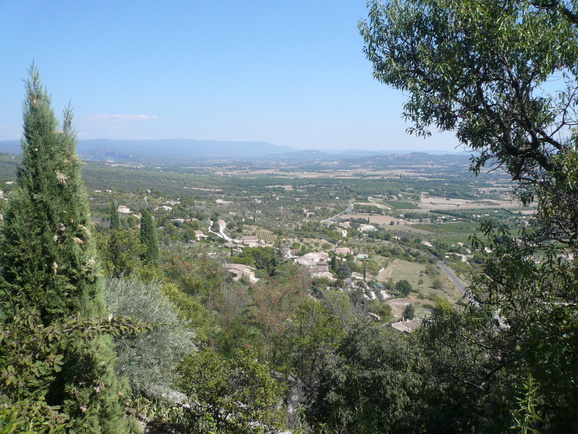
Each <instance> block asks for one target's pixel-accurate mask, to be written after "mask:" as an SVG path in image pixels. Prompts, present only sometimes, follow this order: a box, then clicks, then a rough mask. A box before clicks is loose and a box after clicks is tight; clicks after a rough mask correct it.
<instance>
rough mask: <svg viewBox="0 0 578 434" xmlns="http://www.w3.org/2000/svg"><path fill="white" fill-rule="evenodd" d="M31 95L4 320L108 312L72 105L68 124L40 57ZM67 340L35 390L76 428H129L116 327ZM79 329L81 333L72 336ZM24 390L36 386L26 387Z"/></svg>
mask: <svg viewBox="0 0 578 434" xmlns="http://www.w3.org/2000/svg"><path fill="white" fill-rule="evenodd" d="M29 74H30V75H29V78H28V80H27V81H26V99H25V101H24V104H23V117H24V132H23V138H22V164H21V166H20V167H19V168H18V171H17V185H16V188H15V189H14V191H13V193H12V194H11V195H10V198H9V201H8V204H7V209H6V212H5V215H4V224H3V225H2V237H0V252H2V256H1V267H0V303H1V304H0V313H1V314H2V316H3V318H2V320H3V322H4V323H5V324H7V325H9V324H10V321H12V319H13V318H16V317H18V316H19V315H20V316H21V315H22V312H28V313H29V316H28V318H30V321H34V322H35V324H30V326H31V329H32V327H33V326H34V327H38V326H40V327H48V326H54V325H55V324H59V323H63V322H64V321H69V320H70V319H71V318H78V320H79V321H89V320H91V319H93V318H97V317H101V316H103V315H104V313H105V312H104V298H103V282H102V279H101V277H100V274H99V267H98V261H97V258H96V245H95V240H94V238H93V236H92V234H91V231H92V222H91V219H90V214H89V208H88V200H87V197H86V192H85V190H84V186H83V183H82V180H81V175H80V165H81V162H80V161H79V160H78V158H77V156H76V134H75V132H74V131H73V128H72V111H71V109H70V108H67V109H66V110H65V112H64V119H63V123H62V125H61V126H60V125H59V122H58V121H57V119H56V117H55V115H54V112H53V110H52V108H51V103H50V97H49V95H48V94H47V92H46V89H45V88H43V87H42V85H41V83H40V77H39V74H38V71H37V69H36V68H35V67H34V66H32V67H31V68H30V70H29ZM70 336H71V337H66V336H59V337H58V338H59V339H60V340H61V342H62V345H61V347H62V348H61V352H60V355H59V357H60V356H61V357H63V359H62V362H63V363H62V366H61V367H62V370H59V372H56V371H55V372H54V373H53V374H52V375H46V374H45V373H44V374H43V373H38V379H37V381H35V382H34V386H33V387H34V388H35V390H34V393H33V395H34V396H37V397H38V396H39V397H40V399H42V400H46V403H47V404H49V405H51V406H59V408H60V411H61V412H62V413H63V414H66V415H67V416H68V417H69V418H70V419H69V426H68V429H69V430H71V431H75V432H96V433H98V432H110V433H112V432H122V430H123V428H122V427H123V423H122V418H121V411H120V403H119V394H118V392H119V390H120V389H119V387H118V383H117V380H116V377H115V375H114V372H113V353H112V348H111V344H110V339H109V337H108V336H98V335H97V336H96V337H90V336H84V337H78V335H77V334H70ZM72 336H76V337H72ZM20 393H21V395H22V396H12V397H11V399H12V400H19V399H23V396H24V397H25V396H29V395H31V394H32V392H31V391H30V390H24V389H23V390H22V391H21V392H20Z"/></svg>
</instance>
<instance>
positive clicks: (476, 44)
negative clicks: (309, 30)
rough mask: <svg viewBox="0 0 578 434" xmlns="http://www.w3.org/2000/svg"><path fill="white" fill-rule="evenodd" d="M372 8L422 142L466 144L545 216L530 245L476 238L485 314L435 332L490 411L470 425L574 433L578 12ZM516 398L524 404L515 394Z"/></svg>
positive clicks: (452, 321)
mask: <svg viewBox="0 0 578 434" xmlns="http://www.w3.org/2000/svg"><path fill="white" fill-rule="evenodd" d="M368 7H369V18H368V20H367V21H365V22H362V23H361V24H360V31H361V34H362V36H363V38H364V41H365V53H366V55H367V57H368V59H369V60H370V61H371V62H372V64H373V73H374V77H375V78H376V79H377V80H379V81H381V82H382V83H385V84H387V85H390V86H393V87H395V88H397V89H400V90H402V91H404V92H407V94H408V100H407V102H406V103H405V105H404V117H405V118H406V119H407V120H408V121H410V122H411V125H412V126H411V127H410V128H409V131H410V132H412V133H415V134H418V135H425V136H427V135H428V134H429V128H431V127H434V128H437V129H439V130H441V131H452V132H454V133H455V134H456V137H457V138H458V140H459V142H460V143H461V144H462V145H464V146H465V147H466V148H468V149H470V150H472V151H474V153H473V156H472V158H471V161H472V164H471V170H473V171H474V172H476V173H478V172H479V171H480V170H481V169H482V168H483V167H484V166H489V167H490V168H493V169H496V168H498V169H501V170H504V171H505V172H506V173H508V174H509V175H510V176H511V178H512V180H513V181H514V188H515V193H516V194H517V196H518V198H519V199H521V200H522V202H524V203H530V202H532V201H536V202H537V205H538V208H537V213H536V216H535V217H536V218H535V219H534V221H533V222H532V224H531V225H529V226H528V227H527V228H525V229H524V230H521V231H520V232H519V233H515V234H514V233H510V231H509V230H508V229H507V228H504V227H499V226H496V225H495V224H493V223H492V222H491V221H488V222H486V223H484V224H483V225H482V227H481V229H482V232H483V235H484V237H483V238H473V239H472V241H473V243H472V244H473V246H474V247H475V248H477V249H478V251H479V252H480V253H481V254H482V255H483V256H484V258H485V260H484V263H483V265H482V269H481V273H480V274H479V275H478V276H477V277H476V278H475V279H474V281H473V282H472V285H471V287H470V293H471V296H472V297H473V298H474V299H475V300H476V303H475V304H472V305H471V306H469V307H468V308H466V309H464V310H463V311H462V312H460V314H459V315H454V314H452V313H450V312H448V311H443V310H440V311H439V312H438V314H436V315H433V316H432V318H431V319H429V320H428V321H427V322H426V326H425V328H424V330H425V332H424V336H426V338H425V339H424V341H423V342H425V343H426V344H427V346H429V345H434V346H435V349H432V351H431V353H429V356H428V357H429V358H430V362H431V363H432V366H433V367H435V370H436V374H435V375H436V377H437V378H438V379H439V380H441V379H442V378H448V379H449V378H454V380H453V381H454V384H455V385H459V384H460V382H463V383H462V386H460V387H456V389H455V391H456V396H457V394H462V393H464V394H466V395H468V396H469V398H467V399H468V400H479V401H478V402H479V405H485V406H486V407H485V408H486V414H478V415H477V416H475V413H474V412H472V413H470V417H471V419H470V420H469V422H467V423H468V424H473V425H474V426H478V428H480V429H483V428H481V427H483V426H484V424H487V423H488V422H487V421H488V420H493V423H494V424H495V425H494V428H496V427H497V426H498V425H500V424H501V426H503V429H507V428H508V424H513V425H514V426H516V427H518V428H520V429H525V430H526V432H527V431H528V430H535V429H539V430H549V431H557V432H560V431H573V430H575V429H576V427H577V423H578V422H577V421H578V414H577V413H576V410H575V409H576V397H575V393H573V392H571V390H575V386H576V382H577V381H578V370H577V369H576V368H575V367H576V366H578V364H577V360H576V342H578V318H577V316H576V306H577V305H578V303H577V302H578V293H577V291H576V288H578V273H576V269H577V264H576V259H575V257H576V253H578V250H577V246H578V245H577V238H578V183H577V182H576V180H577V173H578V153H577V151H576V144H577V140H578V136H577V131H578V130H577V129H576V125H577V123H578V113H577V112H576V109H575V107H576V102H577V97H578V85H577V84H576V83H577V78H578V77H577V73H578V19H577V14H576V12H577V11H578V4H577V3H576V2H574V1H557V0H554V1H547V2H546V1H541V0H536V1H525V0H505V1H504V0H488V1H476V0H390V1H387V2H385V3H381V2H379V1H377V0H371V1H370V2H369V3H368ZM428 333H429V334H428ZM436 343H437V344H436ZM448 354H452V358H451V359H450V358H448V357H447V355H448ZM456 358H462V360H463V361H464V362H466V361H467V363H461V365H459V366H458V365H456V364H455V363H454V362H452V361H451V360H452V359H456ZM476 360H477V361H476ZM464 367H467V368H466V370H465V372H462V373H460V370H462V369H464ZM476 377H477V379H476ZM456 380H457V382H455V381H456ZM464 384H469V386H465V388H463V385H464ZM506 384H508V387H504V386H505V385H506ZM512 385H513V386H514V387H515V388H518V390H519V391H520V393H522V395H523V398H518V400H517V401H516V399H515V398H514V397H513V396H511V395H510V394H509V392H508V389H509V388H511V386H512ZM468 388H469V391H468ZM476 388H477V391H476ZM472 393H473V395H471V394H472ZM464 396H465V395H464ZM473 396H477V397H473ZM490 397H491V398H490ZM530 399H531V400H532V402H531V403H529V402H530V401H529V400H530ZM516 402H518V403H525V404H524V405H526V407H525V410H524V411H522V413H524V414H521V413H520V411H518V410H513V409H512V406H515V405H516V404H515V403H516ZM496 403H499V404H497V405H495V404H496ZM490 404H491V405H490ZM491 408H494V410H490V409H491ZM508 408H510V410H509V413H508V411H505V412H504V409H508ZM475 418H477V421H474V420H475ZM484 418H486V421H485V422H484ZM488 418H489V419H488ZM509 418H510V419H509ZM511 418H513V419H515V421H512V420H511ZM514 422H515V423H514ZM510 426H512V425H510Z"/></svg>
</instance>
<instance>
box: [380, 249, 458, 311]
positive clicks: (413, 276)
mask: <svg viewBox="0 0 578 434" xmlns="http://www.w3.org/2000/svg"><path fill="white" fill-rule="evenodd" d="M433 270H435V271H433V272H432V270H431V267H430V270H429V272H428V267H427V265H426V264H421V263H417V262H408V261H405V260H401V259H394V260H393V261H392V262H391V263H390V264H389V265H388V266H387V267H386V268H384V269H382V270H380V273H379V275H378V277H377V280H378V281H381V282H387V281H388V280H389V279H391V280H392V281H393V282H394V283H395V282H397V281H399V280H407V281H408V282H409V283H410V284H411V286H412V287H413V290H414V291H415V292H413V291H412V293H411V294H410V295H409V296H408V297H404V298H395V299H392V300H389V301H388V304H389V305H390V306H391V307H392V314H393V316H394V317H396V318H400V317H401V316H402V313H403V309H404V308H405V306H407V305H408V304H409V303H413V304H414V305H415V307H416V308H418V309H419V308H420V307H422V308H423V307H424V306H428V305H429V306H432V305H433V304H434V303H435V300H436V299H437V298H447V299H449V300H451V301H454V302H455V301H457V300H459V299H460V298H461V297H462V294H461V292H459V290H458V289H457V288H456V287H455V285H454V284H453V283H452V282H451V281H450V280H449V278H448V277H447V276H446V275H445V274H443V273H441V272H439V271H437V269H436V268H434V269H433ZM434 286H438V288H437V289H436V288H434Z"/></svg>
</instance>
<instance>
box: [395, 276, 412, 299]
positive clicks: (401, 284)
mask: <svg viewBox="0 0 578 434" xmlns="http://www.w3.org/2000/svg"><path fill="white" fill-rule="evenodd" d="M395 289H396V290H397V291H399V293H400V294H401V295H403V296H404V297H407V296H408V295H409V293H410V292H411V290H412V287H411V283H409V282H408V281H407V280H398V281H397V282H396V284H395Z"/></svg>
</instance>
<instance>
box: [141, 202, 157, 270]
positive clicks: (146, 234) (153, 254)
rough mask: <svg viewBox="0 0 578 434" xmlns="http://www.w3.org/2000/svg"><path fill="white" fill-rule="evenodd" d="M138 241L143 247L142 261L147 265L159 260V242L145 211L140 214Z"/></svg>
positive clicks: (147, 212)
mask: <svg viewBox="0 0 578 434" xmlns="http://www.w3.org/2000/svg"><path fill="white" fill-rule="evenodd" d="M140 241H141V243H142V244H143V246H144V247H145V252H144V254H143V257H142V259H143V261H144V262H145V263H147V264H153V263H155V262H156V261H157V260H158V259H159V242H158V236H157V231H156V228H155V225H154V223H153V218H152V216H151V213H150V211H149V210H147V209H144V210H143V211H142V212H141V219H140Z"/></svg>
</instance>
